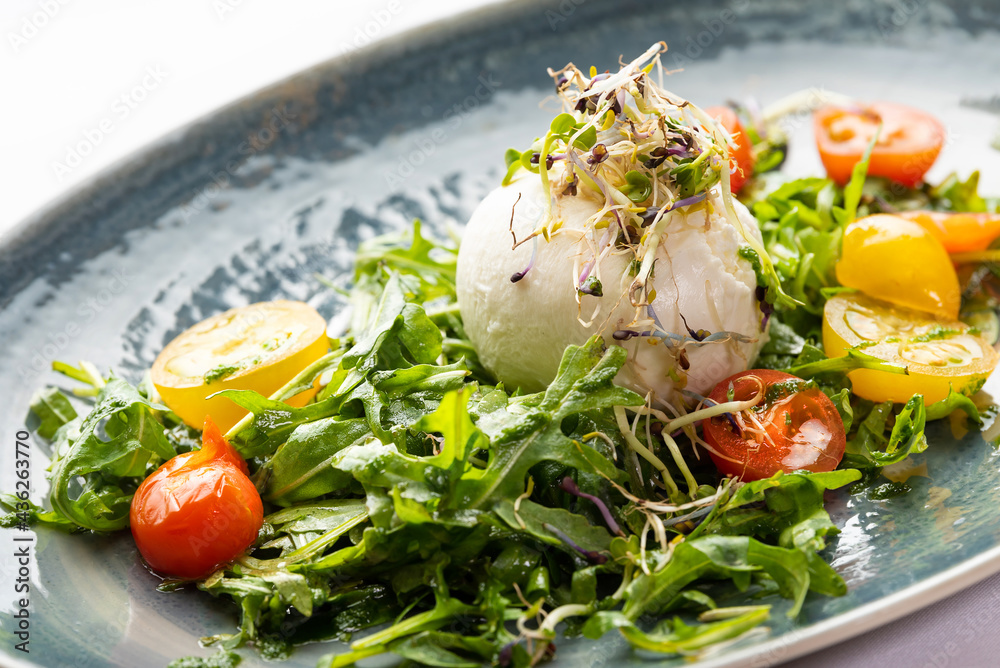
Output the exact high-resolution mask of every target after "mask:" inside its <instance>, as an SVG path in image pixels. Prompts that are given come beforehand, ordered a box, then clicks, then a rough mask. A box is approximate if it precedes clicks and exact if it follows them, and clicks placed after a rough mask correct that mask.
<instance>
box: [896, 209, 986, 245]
mask: <svg viewBox="0 0 1000 668" xmlns="http://www.w3.org/2000/svg"><path fill="white" fill-rule="evenodd" d="M896 215H897V216H899V217H900V218H906V219H907V220H912V221H913V222H915V223H917V224H918V225H920V226H921V227H923V228H924V229H925V230H927V231H928V232H930V233H931V234H933V235H934V237H935V238H936V239H937V240H938V241H940V242H941V244H942V245H943V246H944V249H945V250H946V251H948V252H949V253H965V252H968V251H981V250H986V249H987V248H989V246H990V244H991V243H993V240H994V239H996V238H997V237H1000V213H945V212H943V211H900V212H899V213H897V214H896Z"/></svg>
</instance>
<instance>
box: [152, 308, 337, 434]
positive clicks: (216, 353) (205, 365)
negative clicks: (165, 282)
mask: <svg viewBox="0 0 1000 668" xmlns="http://www.w3.org/2000/svg"><path fill="white" fill-rule="evenodd" d="M328 348H329V344H328V342H327V338H326V321H325V320H323V317H322V316H321V315H320V314H319V313H317V312H316V310H315V309H313V308H312V307H311V306H309V305H308V304H305V303H303V302H294V301H273V302H261V303H258V304H251V305H250V306H244V307H242V308H235V309H231V310H229V311H226V312H225V313H220V314H219V315H216V316H213V317H211V318H208V319H207V320H203V321H202V322H200V323H198V324H197V325H194V326H193V327H191V328H190V329H188V330H186V331H184V332H183V333H182V334H181V335H180V336H178V337H177V338H176V339H174V340H173V341H171V342H170V343H169V344H167V347H166V348H164V349H163V351H162V352H161V353H160V354H159V356H158V357H157V358H156V361H155V362H154V363H153V368H152V371H151V376H152V379H153V385H155V386H156V389H157V391H158V392H159V393H160V397H161V398H162V399H163V403H165V404H166V405H167V406H168V407H169V408H170V409H171V410H173V411H174V412H175V413H177V415H178V416H180V418H181V419H182V420H184V422H186V423H187V424H188V425H190V426H192V427H195V428H199V429H200V428H201V426H202V425H203V424H204V423H205V416H207V415H211V416H212V419H213V420H214V421H215V423H216V424H218V425H219V428H220V429H221V430H222V431H223V432H225V431H228V430H229V428H230V427H232V426H233V425H234V424H236V423H237V422H239V420H240V419H241V418H242V417H243V416H244V415H246V413H247V412H246V411H245V410H243V409H242V408H240V407H239V406H237V405H236V404H235V403H233V402H232V401H231V400H229V399H227V398H225V397H213V398H211V399H209V398H208V397H209V395H211V394H214V393H216V392H219V391H221V390H229V389H237V390H254V391H256V392H259V393H260V394H262V395H264V396H269V395H271V394H273V393H274V392H276V391H277V390H279V389H280V388H281V387H282V386H283V385H284V384H285V383H287V382H288V381H289V380H291V379H292V378H293V377H295V375H296V374H297V373H298V372H299V371H301V370H302V369H303V368H305V367H306V366H308V365H309V364H311V363H312V362H315V361H316V360H317V359H319V358H320V357H322V356H323V355H324V354H326V352H327V350H328ZM315 393H316V392H315V390H308V391H306V392H302V393H300V394H298V395H296V396H295V397H292V398H291V399H289V400H288V401H287V403H288V404H290V405H293V406H301V405H303V404H304V403H306V402H307V401H308V400H309V399H310V398H312V396H313V395H314V394H315Z"/></svg>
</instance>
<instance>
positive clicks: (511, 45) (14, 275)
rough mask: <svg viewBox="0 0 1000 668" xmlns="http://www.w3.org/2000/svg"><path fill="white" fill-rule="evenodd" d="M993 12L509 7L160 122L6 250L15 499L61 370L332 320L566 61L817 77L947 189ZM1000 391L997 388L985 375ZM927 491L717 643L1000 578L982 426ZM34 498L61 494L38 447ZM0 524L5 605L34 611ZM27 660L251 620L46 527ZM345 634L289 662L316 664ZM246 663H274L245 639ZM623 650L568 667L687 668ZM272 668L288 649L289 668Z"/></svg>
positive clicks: (110, 649)
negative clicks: (917, 122) (792, 594)
mask: <svg viewBox="0 0 1000 668" xmlns="http://www.w3.org/2000/svg"><path fill="white" fill-rule="evenodd" d="M998 30H1000V2H979V3H964V2H961V1H960V0H953V1H952V2H914V3H883V2H879V3H863V2H850V3H835V2H828V1H825V0H814V1H810V2H793V1H792V0H769V1H761V2H751V1H750V0H726V1H723V2H698V3H695V2H659V3H651V2H602V1H600V0H562V1H561V2H558V3H538V2H529V1H527V0H525V1H522V2H513V3H509V4H504V5H500V6H498V7H493V8H490V9H488V10H484V11H480V12H477V13H473V14H470V15H466V16H462V17H459V18H458V19H455V20H453V21H450V22H446V23H441V24H437V25H434V26H432V27H430V28H424V29H421V30H419V31H415V32H413V33H410V34H407V35H405V36H403V37H400V38H395V39H393V40H391V42H389V43H385V44H380V45H378V46H377V47H376V48H374V49H369V50H367V51H362V52H356V53H352V54H349V55H347V56H346V57H343V58H341V59H339V60H335V61H332V62H330V63H328V64H324V65H322V66H319V67H317V68H315V69H312V70H309V71H307V72H304V73H302V74H301V75H298V76H296V77H294V78H292V79H290V80H288V81H286V82H284V83H282V84H279V85H277V86H274V87H271V88H269V89H266V90H264V91H261V92H260V93H257V94H255V95H252V96H250V97H249V98H247V99H244V100H241V101H239V102H237V103H234V104H233V105H231V106H229V107H226V108H225V109H222V110H220V111H218V112H217V113H215V114H213V115H211V116H210V117H208V118H206V119H204V120H202V121H200V122H198V123H195V124H193V125H191V126H189V127H186V128H183V129H182V130H179V131H177V132H176V133H174V134H172V135H170V136H168V137H165V138H164V139H162V140H161V141H159V142H157V143H156V144H155V145H153V146H151V147H149V148H147V149H145V150H143V151H141V152H139V153H138V154H136V155H134V156H133V157H131V158H129V159H128V160H126V161H124V162H123V163H122V164H120V165H118V166H116V167H115V168H113V169H111V170H109V171H108V172H106V173H105V174H103V175H102V176H100V177H99V178H97V179H95V180H94V181H93V182H92V183H90V184H88V185H87V186H86V187H84V188H81V189H79V190H77V191H76V192H73V193H71V194H70V195H69V196H67V197H65V198H64V199H62V200H60V201H58V202H56V203H54V204H53V205H52V206H51V207H49V208H48V209H46V210H45V211H43V212H41V213H40V214H38V215H37V216H35V217H34V218H32V219H31V220H29V221H26V222H25V223H24V224H23V225H22V226H20V227H19V228H18V229H16V230H15V231H14V232H13V233H12V234H10V235H9V236H8V237H7V238H6V239H4V240H3V243H2V244H0V308H2V312H0V341H3V344H4V345H3V347H2V349H0V378H2V379H3V381H4V382H3V383H2V384H0V405H2V406H3V407H4V411H3V413H2V415H0V437H2V440H0V443H2V445H0V448H2V459H0V461H2V464H0V471H2V473H0V488H2V489H4V490H11V489H13V486H14V485H13V480H14V478H13V466H12V463H13V460H14V455H13V452H12V450H13V447H14V443H13V441H14V437H15V433H16V432H17V431H18V430H20V429H24V428H26V426H28V427H30V424H28V425H26V417H25V416H26V413H27V408H28V401H29V397H30V395H31V393H32V391H33V390H34V389H35V388H36V387H38V386H40V385H42V384H44V383H49V382H58V380H59V379H58V378H57V377H56V376H55V375H54V374H52V372H50V371H48V367H49V363H50V362H51V361H52V360H53V359H66V360H78V359H87V360H91V361H93V362H95V363H97V364H98V365H99V366H100V367H102V368H108V367H111V368H114V369H115V370H116V371H117V372H118V373H120V374H123V375H125V376H127V377H129V378H130V379H133V380H137V379H138V378H139V377H140V376H141V374H142V372H143V370H144V369H146V368H147V367H148V366H149V365H150V363H151V362H152V360H153V358H154V357H155V355H156V353H157V351H158V350H159V349H160V348H161V347H162V346H163V345H164V344H165V343H166V342H167V341H168V340H169V339H170V338H171V337H173V336H174V335H176V334H177V333H179V332H180V331H182V330H183V329H184V328H186V327H188V326H189V325H191V324H193V323H194V322H197V321H198V320H200V319H202V318H204V317H207V316H209V315H212V314H214V313H217V312H219V311H221V310H223V309H225V308H228V307H232V306H238V305H243V304H247V303H250V302H254V301H258V300H263V299H271V298H277V297H286V298H293V299H302V300H307V301H309V302H310V303H311V304H313V305H314V306H315V307H316V308H318V309H319V310H320V311H321V312H322V313H323V314H324V315H326V316H328V317H330V318H332V319H333V320H334V322H336V321H337V319H338V314H340V313H341V312H342V308H343V304H342V302H341V301H340V299H339V298H338V297H337V295H336V294H335V293H334V292H333V291H331V290H328V289H326V288H324V287H322V286H321V284H320V283H319V282H318V281H317V279H316V277H315V275H316V274H317V273H321V274H323V275H325V276H326V277H328V278H330V279H331V280H334V281H338V282H342V281H344V280H346V276H347V273H348V272H349V269H350V266H351V258H352V249H353V248H354V247H355V246H356V245H357V243H358V242H359V241H360V240H362V239H365V238H368V237H371V236H372V235H375V234H377V233H379V232H383V231H387V230H391V229H401V228H403V227H404V226H406V225H408V224H409V222H410V221H411V220H412V219H413V218H414V217H420V218H422V219H423V220H424V221H426V223H427V224H428V225H430V226H431V227H432V228H433V229H434V230H436V231H437V232H439V233H443V232H444V231H445V230H446V229H447V228H448V227H449V226H455V227H460V226H461V225H462V223H463V222H464V221H465V220H466V218H467V216H468V214H469V213H470V211H471V210H472V208H473V207H474V206H475V204H476V203H477V201H478V200H479V198H481V197H482V196H483V195H484V194H485V193H486V192H488V190H489V189H490V188H492V187H494V185H495V184H497V183H498V182H499V179H500V175H501V168H502V166H503V163H502V155H503V150H504V149H505V148H507V147H508V146H523V145H525V144H527V143H528V142H529V141H530V140H531V139H532V138H533V137H535V136H536V135H537V134H539V133H540V132H542V129H543V128H545V127H546V126H547V123H548V119H549V118H550V116H551V101H550V102H549V109H546V108H543V107H542V106H540V103H543V102H544V100H545V99H546V98H547V97H548V96H549V94H550V92H551V89H550V80H549V79H548V77H547V75H546V73H545V68H546V67H547V66H554V67H560V66H562V65H563V64H565V63H566V62H568V61H570V60H573V61H575V62H576V63H577V64H578V65H580V66H588V65H590V64H594V65H596V66H597V67H598V69H600V70H603V69H605V68H614V67H616V65H617V63H618V58H619V55H621V54H623V55H625V56H626V57H627V58H628V57H633V56H635V55H637V54H639V53H640V52H641V51H642V50H643V49H644V48H645V47H646V46H648V45H649V44H651V43H652V42H654V41H657V40H665V41H667V42H668V43H669V45H670V51H669V52H668V54H667V55H666V56H665V57H664V63H665V64H667V66H668V67H670V68H671V69H683V71H682V72H678V73H676V74H673V75H672V76H671V78H670V80H669V81H668V82H667V86H668V87H669V88H671V89H673V90H675V91H676V92H678V93H679V94H681V95H684V96H686V97H689V98H692V99H694V100H696V101H698V102H700V103H703V104H714V103H720V102H723V101H724V100H725V99H731V98H737V99H739V98H743V97H746V96H748V95H753V96H755V97H756V98H757V99H758V100H761V101H763V102H765V103H766V102H770V101H773V100H775V99H777V98H779V97H781V96H783V95H786V94H788V93H791V92H794V91H796V90H799V89H802V88H807V87H814V88H816V89H818V90H830V91H837V92H841V93H846V94H850V95H854V96H857V97H860V98H880V99H893V100H897V101H900V102H904V103H910V104H917V105H919V106H922V107H924V108H926V109H928V110H930V111H932V112H934V113H935V114H937V115H938V116H939V117H941V118H942V119H943V120H944V121H945V122H946V124H947V125H948V127H949V129H950V130H951V142H950V144H949V145H948V147H947V148H946V151H945V154H944V156H943V157H942V159H941V161H940V164H938V165H937V166H935V168H934V170H933V172H932V173H931V175H930V178H931V179H932V180H933V179H937V178H940V177H942V176H943V175H944V174H946V173H947V172H948V171H950V170H952V169H958V170H959V171H960V172H962V173H968V172H969V171H970V170H971V169H972V168H973V167H978V168H980V169H981V170H982V172H983V180H982V188H983V190H984V191H985V192H988V193H993V194H996V193H1000V153H998V152H996V151H991V150H990V149H988V148H987V146H988V144H989V142H990V140H991V139H992V138H993V136H994V134H995V133H996V132H997V129H998V122H1000V120H998V113H1000V97H997V93H1000V81H998V75H997V72H998V71H1000V32H998ZM809 125H810V124H809V119H808V117H806V116H801V117H798V116H793V117H791V118H789V119H788V121H787V127H788V129H789V131H790V132H791V133H792V134H793V142H794V143H793V148H792V155H791V156H790V160H789V162H788V166H787V168H788V170H789V171H791V172H792V173H794V174H797V175H799V174H811V173H818V172H819V162H818V159H817V157H816V155H815V151H814V149H813V147H812V141H811V137H810V127H809ZM987 389H988V390H992V391H993V392H994V394H998V390H1000V381H998V380H997V379H996V378H994V379H993V380H991V382H990V383H989V384H988V386H987ZM930 440H931V443H932V447H931V448H930V450H929V451H928V452H927V453H925V454H924V455H922V456H920V457H917V458H915V459H916V463H915V466H914V470H913V471H911V472H910V473H912V474H914V475H913V476H912V477H910V478H909V484H910V485H911V486H912V487H913V491H912V492H910V493H909V494H908V495H906V496H903V497H899V498H895V499H892V500H887V501H875V500H871V499H868V498H866V497H865V496H854V497H851V496H848V495H847V494H832V495H831V496H830V497H829V507H830V510H831V513H832V514H833V516H834V518H835V519H836V521H837V524H838V525H839V526H840V527H842V529H843V532H842V533H841V535H840V536H839V538H838V539H836V540H834V541H833V542H832V544H831V546H830V548H829V550H830V553H829V556H830V558H831V559H832V561H833V564H834V566H835V567H836V568H837V570H838V571H839V572H840V573H841V574H842V575H843V576H844V578H845V579H846V580H847V583H848V585H849V587H850V592H849V593H848V594H847V595H846V596H845V597H843V598H839V599H829V598H822V597H812V598H810V599H809V601H808V602H807V604H806V606H805V609H804V612H803V614H802V616H801V617H800V618H799V619H798V620H797V621H795V622H791V621H789V620H788V619H787V618H786V617H785V616H784V615H783V614H782V612H783V609H784V608H783V607H782V606H783V605H784V603H783V602H781V601H779V602H777V608H776V610H775V614H774V615H773V620H772V622H771V624H770V628H769V630H768V631H765V632H762V633H759V634H757V635H755V636H753V637H751V638H747V639H745V640H744V641H742V642H741V643H739V644H737V645H734V646H731V647H728V648H726V649H725V650H724V651H722V652H719V653H717V654H715V655H713V656H709V657H706V658H704V659H703V660H704V663H703V665H705V666H743V665H754V666H767V665H773V664H776V663H780V662H781V661H784V660H787V659H790V658H792V657H795V656H799V655H801V654H803V653H805V652H808V651H811V650H815V649H817V648H820V647H823V646H825V645H828V644H831V643H834V642H837V641H840V640H844V639H846V638H848V637H850V636H852V635H855V634H857V633H860V632H862V631H866V630H870V629H871V628H874V627H875V626H877V625H879V624H883V623H886V622H887V621H890V620H891V619H894V618H896V617H899V616H901V615H903V614H905V613H907V612H911V611H913V610H915V609H917V608H919V607H921V606H924V605H927V604H929V603H931V602H933V601H935V600H937V599H939V598H942V597H944V596H946V595H948V594H950V593H952V592H955V591H957V590H958V589H960V588H962V587H965V586H968V585H969V584H971V583H973V582H975V581H977V580H980V579H982V578H984V577H986V576H987V575H989V574H991V573H994V572H996V571H1000V511H998V510H997V508H998V507H1000V457H998V455H997V454H996V453H995V452H994V451H993V450H992V449H990V448H989V447H987V446H986V444H985V443H984V442H983V441H982V439H981V438H980V437H979V436H978V435H975V434H972V435H964V436H961V437H959V436H958V435H955V434H952V433H951V431H950V430H949V427H948V425H947V424H939V425H935V428H934V429H933V431H932V432H931V434H930ZM32 447H33V453H35V456H36V457H38V458H36V459H34V460H33V465H32V469H31V470H32V475H33V478H32V480H33V485H34V488H35V489H34V492H35V494H36V496H37V497H38V498H41V497H42V496H43V494H44V492H45V488H46V483H45V481H44V474H43V468H44V466H43V462H42V461H41V458H40V455H41V453H42V452H44V447H43V445H42V444H41V443H40V442H37V441H36V442H34V444H33V446H32ZM11 545H13V543H12V535H11V533H10V532H5V533H4V538H3V548H2V549H3V550H4V554H5V556H4V557H3V558H2V559H0V591H3V592H4V595H3V597H2V600H0V614H2V615H3V616H4V618H5V619H9V616H8V615H9V612H10V611H11V610H12V609H13V605H14V604H13V598H14V596H13V594H11V592H12V591H13V580H14V578H15V577H16V568H15V563H14V561H13V560H12V559H11V557H10V555H9V548H10V546H11ZM36 547H37V549H36V550H35V552H34V554H35V555H36V557H35V558H34V560H33V562H32V564H31V572H32V590H33V593H32V597H31V606H32V607H31V629H32V635H31V646H30V647H31V653H30V655H27V656H22V655H18V656H14V654H15V653H14V651H13V649H12V644H13V643H12V642H11V641H10V640H11V638H10V636H9V628H10V627H9V626H8V625H7V624H6V622H5V624H4V631H3V632H0V637H2V638H3V643H2V645H0V647H2V650H0V651H2V652H3V653H6V654H4V655H3V656H0V663H3V664H5V665H11V666H29V665H31V666H34V665H39V666H69V665H72V666H77V667H91V668H98V667H103V666H127V667H129V668H144V667H146V666H163V665H165V664H166V663H167V662H168V661H169V660H171V659H173V658H176V657H178V656H184V655H190V654H207V653H208V652H209V651H208V650H205V649H202V648H200V647H199V646H198V638H199V637H201V636H204V635H209V634H212V633H218V632H224V631H228V630H230V629H232V628H233V626H234V624H235V611H234V610H233V609H232V607H231V606H229V605H228V604H226V603H225V602H222V601H216V600H214V599H212V598H210V597H208V596H205V595H201V594H199V593H197V592H179V593H173V594H162V593H158V592H157V591H156V590H155V585H156V583H157V582H156V579H155V578H154V577H153V576H152V575H150V574H149V573H148V572H147V571H146V570H145V569H144V568H143V567H142V566H141V564H140V563H139V561H138V559H137V558H136V554H135V551H134V549H133V547H132V545H131V540H130V538H129V537H128V536H127V535H124V536H116V537H110V538H99V537H88V536H73V537H66V536H63V535H59V534H55V533H52V532H43V531H40V532H38V534H37V542H36ZM331 649H332V647H331V646H330V645H324V646H310V647H304V648H302V649H300V650H298V651H297V652H296V654H295V655H294V656H293V657H292V659H291V660H290V661H289V662H288V663H287V664H283V665H287V666H289V668H293V667H294V668H300V667H304V666H308V667H310V668H311V667H312V666H314V665H315V661H316V658H317V656H319V655H321V654H323V653H326V652H329V651H331ZM245 655H246V660H245V663H244V664H243V665H247V666H262V665H264V662H263V661H262V660H261V659H259V658H258V657H256V656H254V655H253V653H252V652H249V651H247V652H245ZM687 663H688V662H687V661H685V660H682V659H668V660H664V659H662V658H651V657H647V656H639V655H637V654H634V653H632V652H630V651H629V649H628V647H627V646H626V645H625V644H624V643H623V642H622V640H621V639H620V638H619V637H617V636H616V635H614V634H610V635H608V636H607V637H605V638H604V639H602V640H600V641H598V642H591V641H582V640H571V641H567V642H565V643H563V644H561V645H560V649H559V655H558V658H557V660H556V662H555V665H557V666H608V665H614V666H617V667H624V666H639V665H657V666H672V665H687ZM269 665H273V664H269Z"/></svg>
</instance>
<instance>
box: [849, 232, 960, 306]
mask: <svg viewBox="0 0 1000 668" xmlns="http://www.w3.org/2000/svg"><path fill="white" fill-rule="evenodd" d="M836 273H837V280H838V281H839V282H840V284H841V285H844V286H846V287H848V288H854V289H856V290H860V291H861V292H864V293H865V294H867V295H870V296H872V297H875V298H876V299H882V300H885V301H887V302H890V303H892V304H897V305H899V306H904V307H906V308H911V309H916V310H918V311H927V312H928V313H932V314H934V315H935V316H938V317H941V318H948V319H949V320H957V319H958V309H959V306H960V305H961V302H962V293H961V291H960V289H959V286H958V276H957V275H956V274H955V266H954V265H953V264H952V263H951V259H949V257H948V252H947V251H946V250H945V249H944V246H942V245H941V242H940V241H938V240H937V239H936V238H935V237H934V235H933V234H931V233H930V232H928V231H927V230H925V229H924V228H923V227H921V226H920V225H919V224H917V223H915V222H913V221H911V220H905V219H903V218H900V217H899V216H892V215H888V214H878V215H874V216H866V217H865V218H861V219H859V220H856V221H854V222H853V223H851V224H850V225H848V226H847V228H846V229H845V230H844V243H843V248H842V250H841V254H840V260H839V261H838V262H837V266H836Z"/></svg>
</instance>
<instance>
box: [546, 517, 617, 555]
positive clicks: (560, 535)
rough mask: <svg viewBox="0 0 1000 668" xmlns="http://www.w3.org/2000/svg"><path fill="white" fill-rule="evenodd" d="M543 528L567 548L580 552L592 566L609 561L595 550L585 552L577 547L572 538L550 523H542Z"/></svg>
mask: <svg viewBox="0 0 1000 668" xmlns="http://www.w3.org/2000/svg"><path fill="white" fill-rule="evenodd" d="M542 528H543V529H545V530H546V531H548V532H549V533H551V534H552V535H554V536H555V537H556V538H558V539H559V540H561V541H562V542H563V543H565V544H566V545H567V546H569V547H571V548H573V549H574V550H576V551H577V552H579V553H580V554H581V555H582V556H583V557H584V558H585V559H586V560H587V561H589V562H590V563H592V564H605V563H607V561H608V557H607V555H604V554H601V553H600V552H594V551H593V550H585V549H583V548H582V547H580V546H579V545H577V544H576V543H575V542H574V541H573V539H572V538H570V537H569V536H567V535H566V534H564V533H563V532H562V531H560V530H559V529H557V528H556V527H554V526H552V525H551V524H549V523H548V522H543V523H542Z"/></svg>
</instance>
